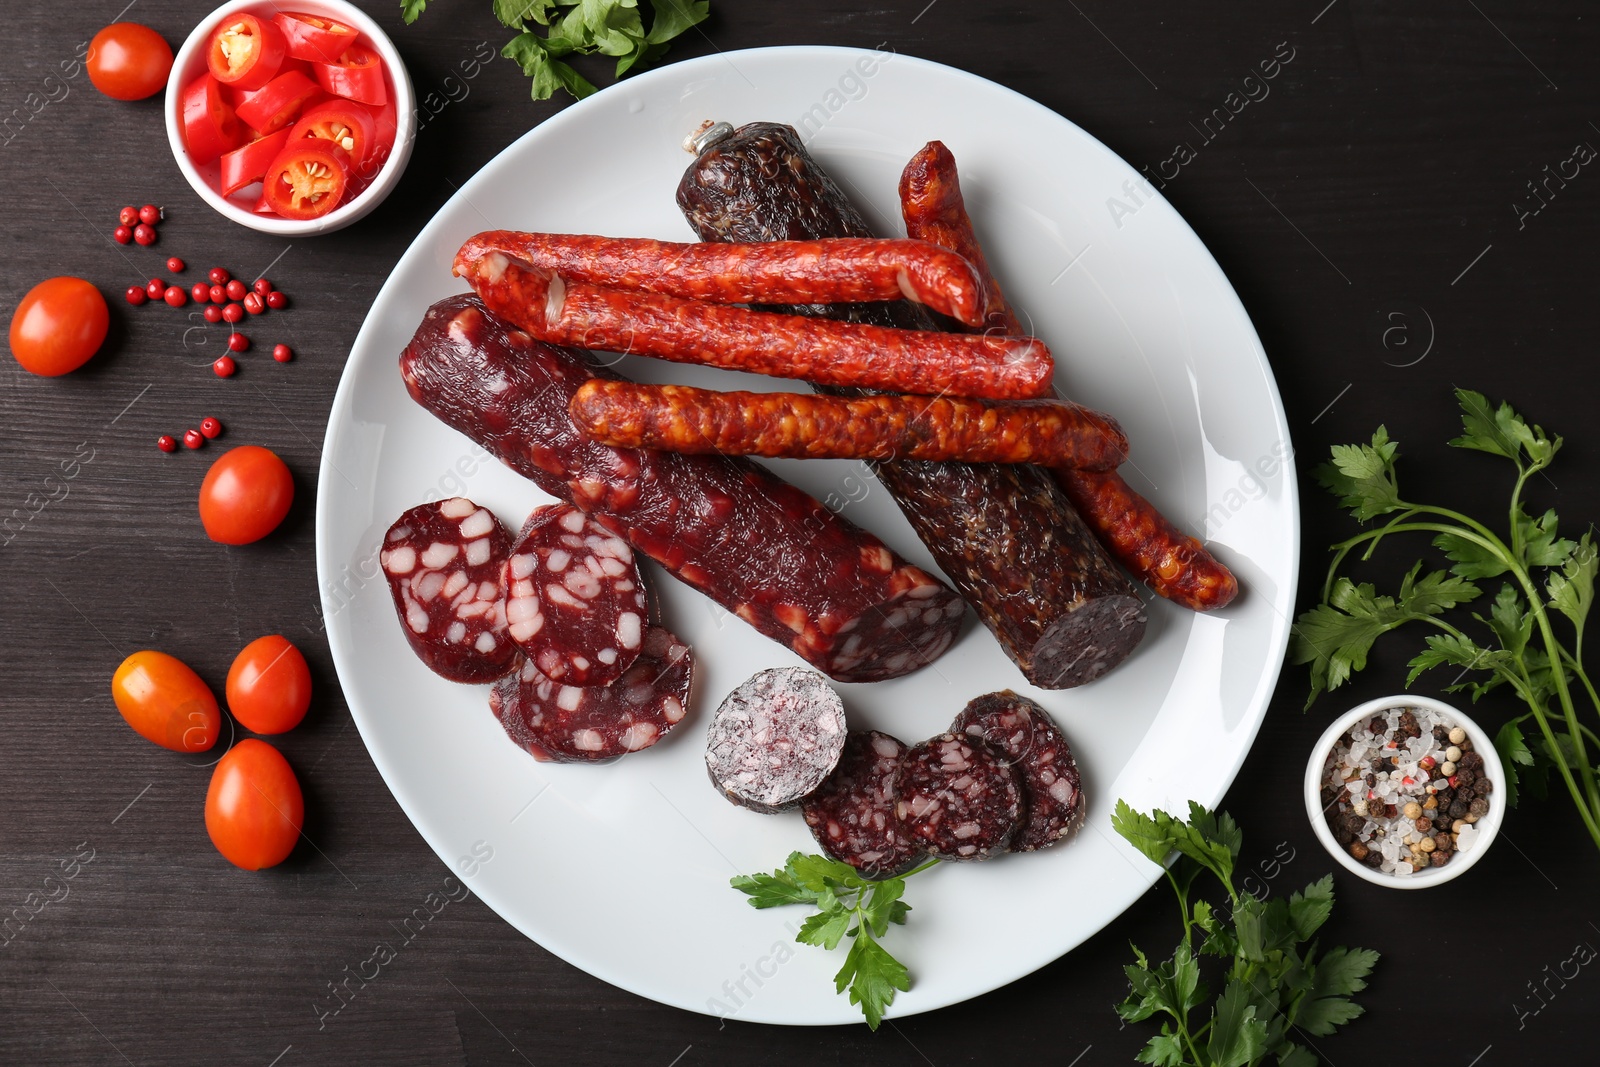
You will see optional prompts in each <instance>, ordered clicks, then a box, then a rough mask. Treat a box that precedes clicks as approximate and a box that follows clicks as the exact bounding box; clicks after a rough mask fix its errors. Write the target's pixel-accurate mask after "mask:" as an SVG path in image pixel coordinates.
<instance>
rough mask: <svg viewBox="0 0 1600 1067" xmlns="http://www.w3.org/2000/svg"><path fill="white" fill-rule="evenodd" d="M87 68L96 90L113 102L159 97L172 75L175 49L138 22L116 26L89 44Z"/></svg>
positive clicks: (112, 26) (118, 23)
mask: <svg viewBox="0 0 1600 1067" xmlns="http://www.w3.org/2000/svg"><path fill="white" fill-rule="evenodd" d="M86 66H87V67H88V68H89V80H90V81H91V82H93V83H94V87H95V88H96V89H99V90H100V91H101V92H102V93H105V94H106V95H107V96H109V97H111V99H113V100H143V99H144V98H145V97H147V96H154V95H155V94H156V93H159V92H160V91H161V90H162V88H163V87H164V86H165V85H166V84H167V75H168V74H170V73H171V72H172V46H171V45H169V44H168V43H167V42H166V39H165V38H163V37H162V36H161V35H160V34H159V33H157V32H156V31H155V30H152V29H151V28H150V27H148V26H141V25H139V24H138V23H137V22H113V23H112V24H111V25H109V26H107V27H106V28H105V29H103V30H101V31H100V32H99V33H97V34H95V35H94V40H92V41H90V42H89V55H88V57H87V63H86Z"/></svg>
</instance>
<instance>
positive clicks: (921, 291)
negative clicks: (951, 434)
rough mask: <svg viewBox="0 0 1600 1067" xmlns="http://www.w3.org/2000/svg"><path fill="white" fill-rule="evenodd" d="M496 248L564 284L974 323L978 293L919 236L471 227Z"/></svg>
mask: <svg viewBox="0 0 1600 1067" xmlns="http://www.w3.org/2000/svg"><path fill="white" fill-rule="evenodd" d="M472 243H473V244H475V245H480V246H483V247H488V248H498V249H499V250H500V251H502V252H505V253H506V254H507V255H510V256H513V257H515V258H516V259H520V260H523V261H524V262H526V263H527V264H528V265H529V266H531V267H533V268H534V269H535V270H540V271H544V272H546V273H549V274H559V275H560V276H561V277H562V278H563V279H564V280H566V281H568V282H583V283H585V284H586V285H598V286H603V287H604V288H607V289H630V290H632V289H639V290H645V291H648V292H652V293H665V294H666V295H668V296H678V297H683V298H684V299H686V300H704V301H707V302H709V303H712V304H811V303H836V302H839V301H845V300H899V299H901V298H902V297H903V298H905V299H907V300H914V301H916V302H917V303H920V304H926V305H928V306H929V307H930V308H932V309H933V310H934V311H937V312H939V313H940V314H942V315H948V316H950V317H951V318H954V319H958V320H959V321H961V322H964V323H966V324H967V325H969V326H980V325H982V324H983V314H984V312H983V307H984V303H985V301H984V295H983V290H982V288H981V286H980V285H979V284H978V279H977V274H976V273H975V272H974V271H973V269H972V266H971V264H969V263H967V262H965V261H964V260H963V259H962V258H961V257H960V256H958V255H956V254H955V253H954V252H951V251H949V250H947V249H944V248H940V247H939V246H938V245H935V244H929V243H928V242H927V241H908V240H906V239H904V238H900V239H898V240H896V239H890V238H881V237H871V238H853V237H843V238H835V239H832V240H826V241H774V242H771V243H770V244H762V245H752V246H749V247H744V246H735V245H729V244H726V243H724V242H721V241H709V242H700V243H698V244H684V243H680V242H673V241H652V240H650V239H648V238H643V237H593V236H589V235H581V234H569V233H522V232H519V231H515V230H495V231H493V232H490V233H480V234H478V235H477V236H476V237H474V238H472Z"/></svg>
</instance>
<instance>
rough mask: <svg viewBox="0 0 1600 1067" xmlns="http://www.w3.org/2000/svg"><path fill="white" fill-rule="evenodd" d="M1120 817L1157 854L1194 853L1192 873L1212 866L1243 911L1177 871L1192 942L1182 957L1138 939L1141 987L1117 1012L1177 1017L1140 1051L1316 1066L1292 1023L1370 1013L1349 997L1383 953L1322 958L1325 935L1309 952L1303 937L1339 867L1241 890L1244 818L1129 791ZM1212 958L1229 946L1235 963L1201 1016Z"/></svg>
mask: <svg viewBox="0 0 1600 1067" xmlns="http://www.w3.org/2000/svg"><path fill="white" fill-rule="evenodd" d="M1112 825H1113V826H1114V827H1115V828H1116V831H1117V833H1119V834H1120V835H1122V837H1124V838H1125V839H1127V840H1128V842H1129V843H1130V844H1132V845H1133V846H1134V847H1135V848H1137V849H1138V850H1139V851H1140V852H1141V853H1143V854H1144V855H1145V856H1146V857H1147V858H1149V859H1150V860H1151V861H1152V862H1154V863H1163V862H1164V861H1166V860H1167V859H1168V858H1169V857H1170V856H1171V855H1172V853H1174V852H1177V853H1180V854H1181V855H1182V856H1183V857H1184V858H1183V860H1182V861H1181V862H1182V863H1185V864H1190V866H1189V868H1188V871H1187V873H1188V874H1189V875H1191V876H1192V875H1194V874H1196V873H1198V870H1199V868H1200V866H1204V867H1205V869H1207V870H1210V871H1211V872H1212V873H1213V874H1214V875H1216V876H1217V879H1218V881H1220V882H1221V883H1222V885H1223V887H1224V888H1225V889H1226V890H1227V892H1228V901H1229V903H1230V905H1231V906H1232V909H1233V914H1232V915H1231V916H1230V917H1228V918H1224V917H1223V916H1222V915H1221V914H1219V912H1218V910H1217V909H1215V908H1213V907H1212V905H1211V903H1210V902H1208V901H1206V900H1200V899H1197V900H1195V901H1193V903H1192V904H1191V903H1190V900H1189V893H1190V890H1191V889H1192V888H1193V884H1194V879H1193V877H1187V878H1186V877H1183V876H1179V875H1176V874H1174V872H1173V871H1171V870H1169V871H1168V872H1167V873H1168V880H1169V881H1170V882H1171V884H1172V888H1173V891H1174V892H1175V893H1176V894H1177V897H1178V904H1179V907H1180V909H1181V914H1182V916H1183V919H1184V934H1183V940H1181V941H1180V942H1178V945H1177V948H1176V949H1174V951H1173V953H1172V958H1171V959H1169V960H1167V961H1165V962H1164V963H1160V964H1152V963H1151V961H1150V959H1149V957H1147V956H1146V955H1145V954H1144V953H1143V952H1141V951H1140V950H1139V948H1138V946H1137V945H1130V946H1129V947H1130V948H1132V949H1133V956H1134V962H1133V963H1131V964H1129V965H1127V966H1126V967H1124V968H1123V972H1124V973H1125V974H1126V975H1127V976H1128V984H1129V993H1128V996H1127V998H1126V999H1125V1000H1124V1001H1123V1002H1122V1003H1121V1004H1119V1005H1117V1014H1118V1015H1120V1016H1121V1017H1122V1018H1123V1019H1124V1020H1126V1021H1127V1022H1130V1023H1137V1022H1144V1021H1147V1020H1151V1019H1153V1018H1155V1017H1156V1016H1158V1015H1160V1016H1164V1017H1165V1018H1163V1019H1162V1020H1161V1032H1160V1033H1159V1034H1157V1035H1155V1036H1153V1037H1151V1038H1150V1039H1149V1040H1148V1041H1147V1043H1146V1044H1145V1046H1144V1048H1143V1049H1142V1050H1141V1051H1140V1052H1139V1053H1138V1056H1137V1057H1136V1058H1137V1059H1138V1061H1139V1062H1140V1063H1148V1064H1160V1065H1168V1067H1197V1065H1198V1067H1245V1065H1246V1064H1259V1063H1261V1062H1262V1061H1263V1060H1264V1059H1265V1058H1266V1057H1268V1056H1273V1057H1276V1059H1277V1062H1278V1064H1279V1065H1280V1067H1282V1065H1284V1064H1288V1065H1290V1067H1314V1065H1315V1064H1316V1062H1317V1061H1316V1058H1315V1057H1314V1056H1312V1055H1311V1054H1310V1053H1309V1052H1307V1051H1306V1050H1305V1049H1303V1048H1301V1047H1300V1046H1299V1045H1296V1044H1295V1043H1293V1042H1292V1041H1290V1040H1288V1036H1289V1033H1290V1026H1291V1025H1300V1026H1303V1027H1304V1028H1305V1029H1306V1030H1307V1031H1308V1032H1310V1033H1314V1034H1324V1033H1328V1032H1331V1031H1332V1029H1333V1028H1334V1027H1335V1026H1337V1025H1339V1024H1341V1023H1344V1022H1346V1021H1348V1020H1350V1019H1352V1018H1354V1017H1355V1016H1356V1015H1358V1014H1360V1011H1361V1009H1360V1008H1358V1007H1356V1006H1355V1005H1354V1004H1353V1003H1351V1002H1350V1000H1349V999H1348V998H1349V996H1350V994H1351V993H1354V992H1356V991H1357V990H1359V989H1361V988H1363V987H1364V985H1365V982H1364V979H1365V977H1366V975H1367V974H1368V973H1369V972H1370V971H1371V969H1372V965H1373V963H1374V962H1376V960H1377V958H1378V955H1377V953H1375V952H1369V951H1367V950H1364V949H1357V950H1351V949H1343V948H1341V949H1335V950H1334V951H1332V952H1330V953H1329V954H1328V955H1327V956H1326V957H1324V958H1323V959H1322V960H1321V961H1320V962H1319V961H1316V960H1315V956H1316V946H1315V945H1314V944H1312V945H1311V946H1310V948H1309V949H1306V950H1304V951H1303V952H1302V948H1301V946H1303V945H1305V944H1306V943H1307V942H1309V941H1310V939H1311V938H1312V937H1314V936H1315V935H1316V933H1317V931H1318V930H1320V929H1321V928H1322V926H1323V924H1324V923H1325V922H1327V920H1328V917H1329V915H1330V914H1331V912H1332V910H1333V878H1332V876H1331V875H1330V876H1326V877H1323V878H1321V879H1319V880H1318V881H1316V882H1313V883H1312V884H1311V885H1308V886H1306V887H1305V889H1303V890H1301V891H1300V892H1298V893H1293V894H1291V895H1290V896H1289V897H1288V898H1287V899H1283V898H1278V899H1272V900H1268V899H1263V898H1258V897H1257V896H1255V895H1252V894H1250V893H1239V892H1237V891H1236V890H1235V889H1234V887H1233V881H1232V870H1233V865H1234V862H1235V861H1236V860H1237V858H1238V855H1239V850H1240V848H1241V846H1242V844H1243V841H1242V835H1241V833H1240V831H1239V827H1238V824H1237V823H1235V822H1234V820H1233V819H1232V818H1231V817H1229V816H1228V815H1226V814H1224V813H1216V812H1212V811H1209V810H1207V809H1206V808H1204V807H1202V806H1201V805H1199V804H1193V803H1191V804H1190V805H1189V820H1188V821H1187V822H1182V821H1179V820H1177V819H1175V818H1173V817H1172V816H1171V815H1168V814H1166V813H1165V812H1162V811H1159V810H1158V811H1152V812H1151V813H1150V814H1149V815H1145V814H1142V813H1140V812H1138V811H1135V810H1133V808H1132V807H1131V806H1130V805H1129V804H1127V803H1126V802H1125V801H1119V802H1118V803H1117V805H1116V809H1115V812H1114V814H1113V815H1112ZM1224 856H1226V860H1224V859H1223V857H1224ZM1197 857H1203V861H1202V859H1200V858H1197ZM1191 861H1193V863H1191ZM1230 924H1231V925H1230ZM1196 929H1198V930H1199V931H1200V932H1201V933H1202V934H1203V935H1204V940H1203V941H1202V942H1201V943H1200V946H1199V949H1198V952H1197V951H1196V950H1195V949H1194V948H1193V942H1192V935H1193V931H1194V930H1196ZM1203 956H1220V957H1222V958H1223V960H1224V961H1225V964H1224V965H1225V967H1226V972H1225V984H1224V987H1223V991H1222V995H1221V996H1219V997H1218V998H1217V999H1216V1002H1215V1003H1214V1004H1213V1005H1212V1008H1211V1011H1210V1013H1209V1016H1210V1017H1209V1021H1201V1020H1200V1019H1197V1018H1195V1016H1196V1015H1197V1014H1198V1012H1199V1009H1201V1008H1202V1006H1203V1005H1204V1004H1205V1002H1206V999H1207V996H1208V993H1207V990H1206V987H1205V985H1204V983H1203V975H1202V973H1201V965H1200V959H1201V957H1203ZM1297 1014H1298V1015H1299V1016H1300V1018H1297V1017H1296V1016H1297ZM1191 1053H1192V1054H1193V1056H1194V1058H1193V1059H1191V1058H1190V1055H1191Z"/></svg>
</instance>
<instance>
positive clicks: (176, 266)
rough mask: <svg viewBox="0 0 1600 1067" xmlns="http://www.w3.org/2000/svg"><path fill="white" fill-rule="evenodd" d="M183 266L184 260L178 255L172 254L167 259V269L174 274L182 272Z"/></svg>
mask: <svg viewBox="0 0 1600 1067" xmlns="http://www.w3.org/2000/svg"><path fill="white" fill-rule="evenodd" d="M183 267H184V263H183V260H181V259H179V258H178V257H177V256H172V257H171V258H169V259H168V260H167V269H168V270H170V271H171V272H172V273H174V274H182V273H183Z"/></svg>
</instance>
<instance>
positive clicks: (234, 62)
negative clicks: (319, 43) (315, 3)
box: [206, 13, 289, 89]
mask: <svg viewBox="0 0 1600 1067" xmlns="http://www.w3.org/2000/svg"><path fill="white" fill-rule="evenodd" d="M288 51H289V42H288V41H287V40H286V39H285V38H284V36H283V31H282V30H280V29H278V27H277V26H275V25H273V24H272V23H270V22H263V21H261V20H260V19H258V18H256V17H255V16H254V15H246V14H243V13H241V14H238V15H229V16H228V17H227V18H225V19H223V20H222V23H221V24H220V25H219V26H218V27H217V28H216V29H215V30H213V31H212V33H211V43H210V45H209V46H208V47H207V48H206V66H207V68H208V69H209V70H210V71H211V76H212V77H213V78H215V79H217V81H219V82H221V83H222V84H223V85H231V86H233V87H234V88H235V89H259V88H261V87H262V86H263V85H265V84H267V82H269V81H271V80H272V79H273V78H274V77H276V76H277V74H278V69H279V68H280V67H282V66H283V60H284V57H285V56H286V55H287V54H288Z"/></svg>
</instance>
